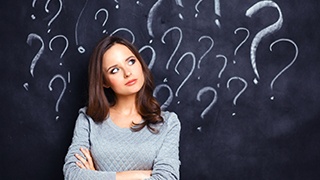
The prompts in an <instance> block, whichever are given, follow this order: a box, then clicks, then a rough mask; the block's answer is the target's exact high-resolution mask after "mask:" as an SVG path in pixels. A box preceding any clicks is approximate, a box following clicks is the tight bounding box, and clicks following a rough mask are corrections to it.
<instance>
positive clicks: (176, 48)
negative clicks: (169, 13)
mask: <svg viewBox="0 0 320 180" xmlns="http://www.w3.org/2000/svg"><path fill="white" fill-rule="evenodd" d="M173 30H177V31H178V32H179V40H178V43H177V45H176V47H175V49H174V51H173V52H172V54H171V56H170V58H169V60H168V62H167V64H166V69H169V65H170V62H171V61H172V58H173V56H174V55H175V54H176V52H177V51H178V49H179V47H180V44H181V41H182V38H183V35H182V31H181V29H180V28H178V27H172V28H170V29H168V30H167V31H166V32H164V34H163V36H162V37H161V42H162V43H163V44H166V42H165V41H164V38H165V37H166V36H167V34H168V33H169V32H171V31H173Z"/></svg>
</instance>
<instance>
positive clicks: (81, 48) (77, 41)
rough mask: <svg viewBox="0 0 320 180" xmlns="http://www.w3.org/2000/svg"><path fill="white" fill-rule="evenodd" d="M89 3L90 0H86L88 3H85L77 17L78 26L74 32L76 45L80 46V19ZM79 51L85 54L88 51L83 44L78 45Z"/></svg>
mask: <svg viewBox="0 0 320 180" xmlns="http://www.w3.org/2000/svg"><path fill="white" fill-rule="evenodd" d="M87 4H88V0H86V3H85V4H84V6H83V8H82V10H81V12H80V14H79V16H78V19H77V23H76V27H75V32H74V35H75V40H76V45H77V46H79V40H78V26H79V22H80V19H81V17H82V14H83V11H84V9H85V8H86V6H87ZM78 51H79V53H81V54H83V53H85V52H86V49H85V48H84V47H83V46H79V47H78Z"/></svg>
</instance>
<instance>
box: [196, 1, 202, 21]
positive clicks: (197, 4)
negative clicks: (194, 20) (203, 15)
mask: <svg viewBox="0 0 320 180" xmlns="http://www.w3.org/2000/svg"><path fill="white" fill-rule="evenodd" d="M202 1H203V0H198V2H197V3H196V5H195V6H194V9H195V10H196V11H197V13H196V14H195V15H194V17H198V15H199V12H200V11H199V8H198V6H199V4H200V3H201V2H202Z"/></svg>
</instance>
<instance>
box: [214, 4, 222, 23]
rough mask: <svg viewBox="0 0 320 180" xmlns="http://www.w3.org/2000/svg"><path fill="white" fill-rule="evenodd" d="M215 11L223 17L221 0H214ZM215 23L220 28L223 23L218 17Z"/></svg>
mask: <svg viewBox="0 0 320 180" xmlns="http://www.w3.org/2000/svg"><path fill="white" fill-rule="evenodd" d="M214 12H215V13H216V15H218V17H221V11H220V0H214ZM215 23H216V25H217V26H218V27H219V28H221V23H220V21H219V19H218V18H217V19H216V20H215Z"/></svg>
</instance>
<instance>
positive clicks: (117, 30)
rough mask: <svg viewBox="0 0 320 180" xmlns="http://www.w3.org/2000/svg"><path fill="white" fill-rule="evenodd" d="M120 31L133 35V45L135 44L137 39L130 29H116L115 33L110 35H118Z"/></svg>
mask: <svg viewBox="0 0 320 180" xmlns="http://www.w3.org/2000/svg"><path fill="white" fill-rule="evenodd" d="M119 31H126V32H128V33H129V34H130V35H131V37H132V40H131V43H132V44H133V43H134V42H135V40H136V37H135V36H134V34H133V32H132V31H131V30H130V29H128V28H118V29H116V30H115V31H113V32H112V33H111V34H110V36H112V35H114V34H116V33H117V32H119Z"/></svg>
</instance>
